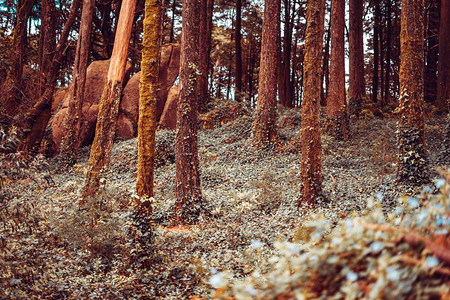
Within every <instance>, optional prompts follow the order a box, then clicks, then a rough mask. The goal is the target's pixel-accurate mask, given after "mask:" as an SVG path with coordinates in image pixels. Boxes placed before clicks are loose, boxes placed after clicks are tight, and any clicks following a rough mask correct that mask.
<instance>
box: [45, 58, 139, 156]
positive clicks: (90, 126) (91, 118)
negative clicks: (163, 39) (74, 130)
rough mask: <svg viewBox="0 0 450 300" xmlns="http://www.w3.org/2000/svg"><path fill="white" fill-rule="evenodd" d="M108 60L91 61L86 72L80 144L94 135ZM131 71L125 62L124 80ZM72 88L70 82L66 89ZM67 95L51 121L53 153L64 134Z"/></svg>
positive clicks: (90, 140)
mask: <svg viewBox="0 0 450 300" xmlns="http://www.w3.org/2000/svg"><path fill="white" fill-rule="evenodd" d="M108 69H109V60H102V61H94V62H92V63H91V64H90V65H89V67H88V69H87V74H86V87H85V92H84V93H85V94H84V103H83V118H82V121H81V133H80V140H81V146H86V145H89V144H90V143H91V142H92V140H93V138H94V135H95V125H96V123H97V115H98V109H99V102H100V98H101V97H102V93H103V88H104V86H105V83H106V77H107V75H108ZM130 72H131V64H130V63H127V66H126V70H125V77H124V78H125V80H124V83H125V82H126V80H127V79H128V78H129V76H130ZM70 89H73V85H72V84H70V85H69V88H68V90H70ZM69 95H70V93H66V95H65V96H64V100H62V104H61V107H60V109H59V111H58V112H57V113H56V115H55V116H54V117H53V120H52V123H51V129H52V138H53V143H54V148H55V149H53V151H52V152H53V155H55V154H57V153H58V151H59V146H60V144H61V140H62V137H63V135H64V125H63V122H64V119H65V118H66V116H67V113H68V111H69V108H68V107H69Z"/></svg>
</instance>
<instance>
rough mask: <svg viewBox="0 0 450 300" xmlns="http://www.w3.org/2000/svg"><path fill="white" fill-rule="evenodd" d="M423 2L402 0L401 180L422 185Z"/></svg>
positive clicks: (424, 171)
mask: <svg viewBox="0 0 450 300" xmlns="http://www.w3.org/2000/svg"><path fill="white" fill-rule="evenodd" d="M423 4H424V3H423V0H403V1H402V12H401V32H400V51H401V63H400V98H399V113H400V120H399V130H398V132H399V136H398V139H399V141H398V142H399V170H398V171H399V179H400V181H403V182H406V183H409V184H422V183H423V182H424V181H425V179H426V176H427V174H428V172H427V170H426V157H425V151H424V146H425V124H424V116H423V101H424V99H423V82H424V79H423V72H424V59H423V49H424V45H423V43H424V34H423V33H424V22H423Z"/></svg>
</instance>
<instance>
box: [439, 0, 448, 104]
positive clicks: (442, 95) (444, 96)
mask: <svg viewBox="0 0 450 300" xmlns="http://www.w3.org/2000/svg"><path fill="white" fill-rule="evenodd" d="M449 16H450V1H448V0H442V1H441V22H440V27H439V62H438V82H437V104H438V107H439V109H440V110H441V111H446V112H448V111H449V105H450V103H449V101H450V100H449V99H450V71H449V70H450V18H449Z"/></svg>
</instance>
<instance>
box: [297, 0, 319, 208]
mask: <svg viewBox="0 0 450 300" xmlns="http://www.w3.org/2000/svg"><path fill="white" fill-rule="evenodd" d="M324 16H325V0H310V1H308V7H307V15H306V20H307V25H306V37H305V60H304V75H303V78H304V79H303V80H304V81H303V82H304V94H303V103H302V128H301V132H300V144H301V146H300V147H301V155H302V157H301V163H300V164H301V166H300V180H301V186H302V187H301V189H302V190H301V199H300V201H299V204H301V203H307V204H310V205H314V204H315V203H316V202H317V201H318V200H319V199H320V197H321V196H322V144H321V141H320V123H319V108H320V90H321V89H322V87H321V86H320V82H321V81H320V74H321V70H320V68H321V62H322V54H323V52H322V51H323V49H322V48H323V30H324V28H323V27H324Z"/></svg>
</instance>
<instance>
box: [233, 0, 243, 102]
mask: <svg viewBox="0 0 450 300" xmlns="http://www.w3.org/2000/svg"><path fill="white" fill-rule="evenodd" d="M241 11H242V0H236V25H235V27H234V36H235V39H234V45H235V51H236V53H235V56H236V62H235V64H236V70H235V71H236V72H235V77H234V78H235V81H236V87H235V94H234V99H235V100H236V101H238V102H240V101H241V100H242V48H241V21H242V17H241Z"/></svg>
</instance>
